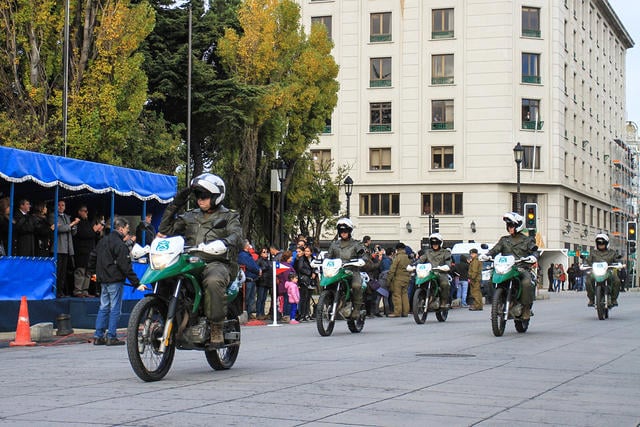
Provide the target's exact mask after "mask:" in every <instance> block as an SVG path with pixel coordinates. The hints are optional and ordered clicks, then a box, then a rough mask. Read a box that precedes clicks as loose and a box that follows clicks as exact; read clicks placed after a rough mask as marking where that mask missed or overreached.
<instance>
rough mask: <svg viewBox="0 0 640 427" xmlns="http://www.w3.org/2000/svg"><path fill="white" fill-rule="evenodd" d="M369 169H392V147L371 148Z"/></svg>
mask: <svg viewBox="0 0 640 427" xmlns="http://www.w3.org/2000/svg"><path fill="white" fill-rule="evenodd" d="M369 170H372V171H380V170H391V148H370V149H369Z"/></svg>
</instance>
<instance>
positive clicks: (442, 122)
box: [431, 99, 453, 130]
mask: <svg viewBox="0 0 640 427" xmlns="http://www.w3.org/2000/svg"><path fill="white" fill-rule="evenodd" d="M447 129H453V99H445V100H437V101H431V130H447Z"/></svg>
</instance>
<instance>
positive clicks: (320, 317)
mask: <svg viewBox="0 0 640 427" xmlns="http://www.w3.org/2000/svg"><path fill="white" fill-rule="evenodd" d="M334 298H335V296H334V293H333V292H332V291H323V292H322V293H321V294H320V298H318V305H317V306H316V326H317V328H318V333H319V334H320V335H322V336H323V337H328V336H329V335H331V333H332V332H333V327H334V326H335V323H336V322H335V320H334V321H331V315H332V314H333V313H332V312H331V310H332V308H333V300H334Z"/></svg>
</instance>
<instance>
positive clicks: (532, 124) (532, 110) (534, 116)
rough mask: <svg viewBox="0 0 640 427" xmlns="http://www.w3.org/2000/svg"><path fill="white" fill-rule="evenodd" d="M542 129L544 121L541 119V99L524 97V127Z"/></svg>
mask: <svg viewBox="0 0 640 427" xmlns="http://www.w3.org/2000/svg"><path fill="white" fill-rule="evenodd" d="M536 122H537V123H538V130H541V129H542V125H543V124H544V122H543V121H541V120H540V100H539V99H523V100H522V129H536Z"/></svg>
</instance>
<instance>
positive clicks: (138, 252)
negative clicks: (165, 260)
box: [131, 243, 151, 260]
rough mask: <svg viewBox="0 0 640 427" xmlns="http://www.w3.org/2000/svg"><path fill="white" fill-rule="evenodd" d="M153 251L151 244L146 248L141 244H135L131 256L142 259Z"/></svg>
mask: <svg viewBox="0 0 640 427" xmlns="http://www.w3.org/2000/svg"><path fill="white" fill-rule="evenodd" d="M149 251H151V246H149V245H147V246H145V247H144V248H143V247H142V246H140V245H139V244H137V243H136V244H135V245H133V249H131V258H133V259H134V260H135V259H140V258H142V257H143V256H145V255H146V254H148V253H149Z"/></svg>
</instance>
